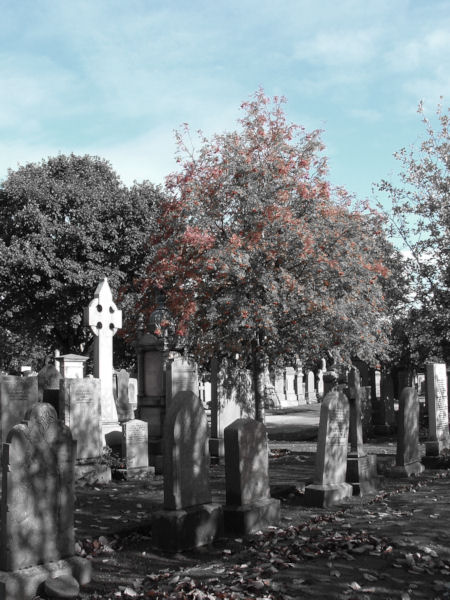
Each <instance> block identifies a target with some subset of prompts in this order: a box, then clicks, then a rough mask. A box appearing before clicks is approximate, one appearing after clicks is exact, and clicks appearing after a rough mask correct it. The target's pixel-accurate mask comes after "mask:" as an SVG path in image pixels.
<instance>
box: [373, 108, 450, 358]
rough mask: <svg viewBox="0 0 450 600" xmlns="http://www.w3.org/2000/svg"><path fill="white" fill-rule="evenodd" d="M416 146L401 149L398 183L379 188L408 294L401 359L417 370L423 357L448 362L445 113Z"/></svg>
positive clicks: (449, 201) (448, 149) (449, 209)
mask: <svg viewBox="0 0 450 600" xmlns="http://www.w3.org/2000/svg"><path fill="white" fill-rule="evenodd" d="M418 112H419V114H421V115H422V120H423V123H424V126H425V137H424V138H423V140H422V142H421V143H420V144H415V145H413V146H411V147H410V148H408V149H407V148H403V149H401V150H400V151H399V152H398V153H396V154H395V157H396V158H397V159H398V161H399V163H400V171H399V173H398V178H397V180H398V183H392V182H389V181H386V180H384V181H382V182H381V183H380V184H379V186H378V189H379V190H380V191H381V192H385V193H387V194H388V196H389V197H390V199H391V201H392V214H391V219H390V223H391V228H390V233H391V235H395V236H397V237H399V236H400V238H401V240H402V242H403V247H404V249H405V250H406V252H405V260H404V265H403V269H404V272H405V274H406V275H407V277H408V279H409V282H410V286H411V291H410V294H409V296H408V297H407V298H406V301H405V303H404V309H403V314H402V315H400V316H399V318H398V319H397V320H396V321H395V323H394V332H397V338H396V339H397V343H398V346H399V348H400V350H401V359H402V360H403V361H404V362H405V363H406V364H409V365H410V366H418V365H419V364H421V363H423V361H424V360H426V359H427V358H433V359H435V360H436V359H439V360H443V361H446V362H447V361H449V360H450V135H449V112H450V109H447V110H444V109H443V108H442V106H438V108H437V112H436V119H435V122H434V123H433V122H432V120H429V119H428V118H426V117H425V115H424V110H423V106H422V104H420V105H419V109H418Z"/></svg>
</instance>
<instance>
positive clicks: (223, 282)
mask: <svg viewBox="0 0 450 600" xmlns="http://www.w3.org/2000/svg"><path fill="white" fill-rule="evenodd" d="M283 102H284V99H278V98H275V99H274V100H273V101H272V102H271V101H270V100H269V99H268V98H266V97H265V95H264V93H263V92H262V90H260V91H258V92H257V93H256V94H255V96H254V98H253V99H252V100H251V101H249V102H244V103H243V104H242V110H243V112H244V116H243V117H242V119H240V120H239V123H240V129H239V130H237V131H233V132H231V133H225V134H222V135H215V136H213V137H212V138H211V139H207V138H205V137H201V147H200V149H199V150H198V152H192V151H191V150H190V149H189V147H188V142H189V140H190V137H189V130H188V128H187V127H186V128H185V131H184V132H183V133H181V134H179V135H178V149H179V155H178V160H179V162H180V163H181V164H182V168H181V171H180V172H178V173H174V174H172V175H170V176H169V177H168V178H167V182H166V188H167V194H168V199H167V201H166V202H164V203H163V204H162V205H161V215H160V218H159V225H160V231H159V234H158V235H156V236H154V237H153V239H152V244H153V245H154V246H153V250H154V254H153V259H152V260H151V262H150V264H149V265H148V268H147V274H146V276H145V277H144V278H142V279H141V280H140V281H139V290H140V300H139V310H140V311H143V312H144V313H147V314H149V313H150V312H151V311H152V310H153V308H154V302H153V298H154V294H153V292H154V290H155V289H162V290H163V291H164V292H165V294H166V297H167V306H168V309H169V310H170V312H171V314H172V316H173V319H174V321H175V329H176V333H177V334H178V335H179V336H182V337H183V338H184V341H185V343H186V345H187V349H188V351H189V352H190V353H192V354H193V355H194V356H195V357H196V359H197V360H198V361H199V362H200V363H207V362H208V360H209V359H210V358H211V357H212V356H224V355H225V356H227V357H228V360H229V361H235V362H236V363H237V365H238V366H241V367H242V368H245V367H248V366H251V367H252V368H253V372H254V375H255V381H256V379H257V374H258V372H259V370H260V369H261V365H262V364H263V363H264V362H267V361H268V362H269V364H272V365H276V364H280V363H283V362H284V363H285V362H288V361H292V360H294V359H295V357H296V356H298V357H299V358H300V359H301V360H303V361H304V362H305V363H306V362H313V361H315V360H317V358H319V357H320V356H321V355H323V353H324V351H325V350H326V349H329V348H333V349H334V350H335V351H336V352H337V353H338V354H340V355H341V358H342V359H343V360H349V358H350V355H352V354H353V355H355V354H357V355H359V356H360V358H364V359H368V360H372V359H374V358H375V357H376V356H377V355H378V354H380V353H382V352H383V348H384V344H385V342H386V336H385V331H386V328H387V326H388V324H387V321H386V320H385V319H383V318H382V317H381V316H380V315H382V314H383V309H384V306H385V300H384V296H383V289H382V285H381V280H382V279H383V278H384V277H386V276H387V274H388V273H387V269H386V268H385V266H384V265H383V262H382V259H383V255H384V250H383V244H382V243H381V242H380V240H381V238H382V227H381V221H380V218H379V217H378V215H377V214H376V213H375V212H373V211H370V210H366V211H363V210H362V209H351V207H350V201H349V198H348V196H347V194H346V193H345V191H344V190H342V189H338V190H332V189H331V187H330V184H329V182H328V181H327V179H326V171H327V167H326V160H325V158H324V157H323V156H322V154H321V151H322V150H323V145H322V143H321V141H320V133H319V132H318V131H314V132H311V133H308V132H306V131H305V130H304V128H302V127H300V126H297V125H294V124H289V123H288V122H287V120H286V116H285V113H284V111H283ZM166 325H167V326H169V323H168V322H167V323H166ZM256 388H257V386H256V385H255V389H256Z"/></svg>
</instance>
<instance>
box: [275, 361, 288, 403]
mask: <svg viewBox="0 0 450 600" xmlns="http://www.w3.org/2000/svg"><path fill="white" fill-rule="evenodd" d="M274 388H275V396H276V398H277V405H278V406H279V407H280V408H281V407H283V406H285V405H286V393H285V387H284V369H277V370H276V371H275V382H274Z"/></svg>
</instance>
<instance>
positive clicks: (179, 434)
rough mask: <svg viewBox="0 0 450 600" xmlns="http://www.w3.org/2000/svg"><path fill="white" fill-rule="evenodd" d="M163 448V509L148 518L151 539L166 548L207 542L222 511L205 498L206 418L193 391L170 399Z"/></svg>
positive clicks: (219, 523)
mask: <svg viewBox="0 0 450 600" xmlns="http://www.w3.org/2000/svg"><path fill="white" fill-rule="evenodd" d="M163 449H164V455H163V473H164V510H162V511H159V512H157V513H156V514H155V515H154V518H153V526H152V528H153V529H152V531H153V541H154V544H155V546H156V547H157V548H159V549H161V550H163V551H166V552H179V551H183V550H187V549H189V548H195V547H197V546H203V545H205V544H209V543H211V542H212V541H213V540H214V539H215V538H216V537H217V536H218V535H220V533H221V532H222V530H223V512H222V507H221V506H219V505H217V504H212V503H211V491H210V486H209V451H208V430H207V419H206V414H205V411H204V408H203V406H202V403H201V401H200V399H199V397H198V396H197V395H196V394H194V393H193V392H178V393H177V394H176V396H175V397H174V398H173V399H172V402H171V403H170V405H169V407H168V411H167V414H166V419H165V423H164V440H163Z"/></svg>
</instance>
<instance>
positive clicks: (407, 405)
mask: <svg viewBox="0 0 450 600" xmlns="http://www.w3.org/2000/svg"><path fill="white" fill-rule="evenodd" d="M397 435H398V437H397V454H396V461H395V467H393V468H391V469H390V470H389V471H388V472H387V475H388V476H389V477H409V476H410V475H417V474H418V473H421V472H422V471H423V469H424V467H423V465H422V464H421V462H420V449H419V398H418V395H417V391H416V390H415V389H414V388H412V387H404V388H403V390H402V392H401V394H400V399H399V415H398V434H397Z"/></svg>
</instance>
